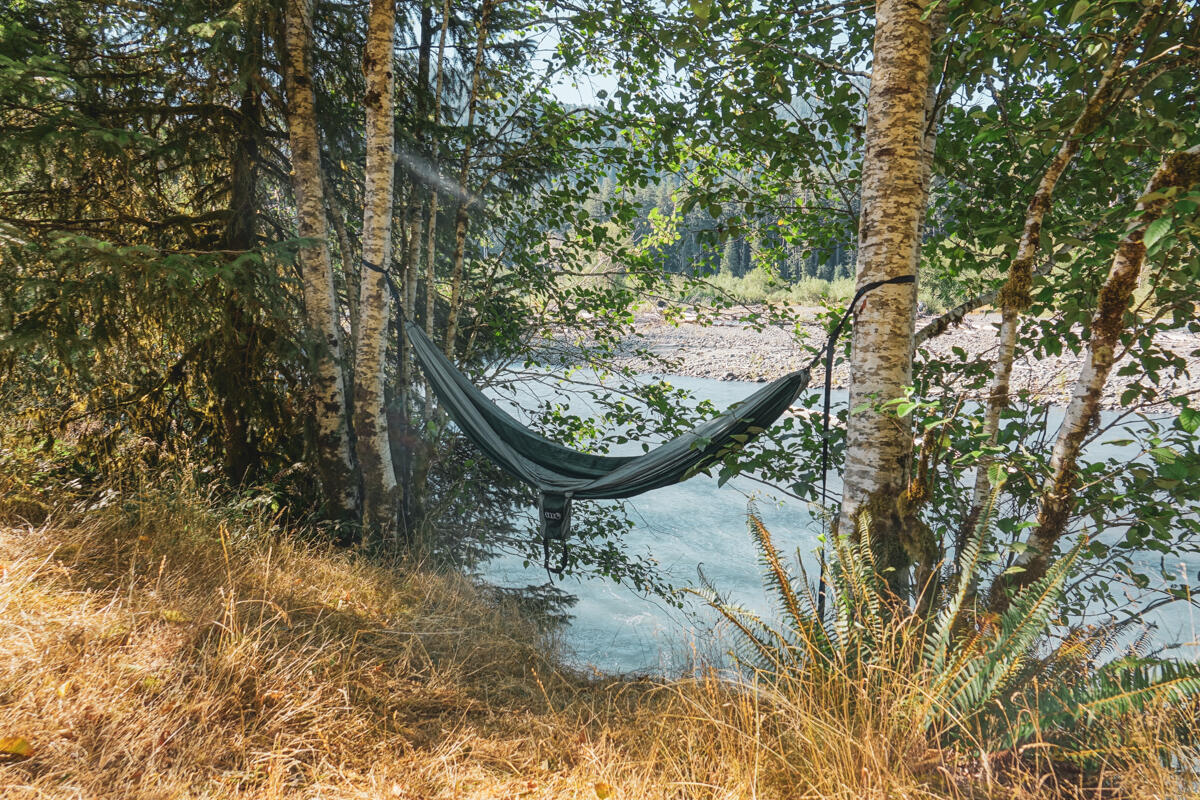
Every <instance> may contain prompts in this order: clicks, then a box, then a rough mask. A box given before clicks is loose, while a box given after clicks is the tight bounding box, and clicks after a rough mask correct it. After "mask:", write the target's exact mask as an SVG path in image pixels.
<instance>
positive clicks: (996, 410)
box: [964, 3, 1159, 529]
mask: <svg viewBox="0 0 1200 800" xmlns="http://www.w3.org/2000/svg"><path fill="white" fill-rule="evenodd" d="M1158 8H1159V4H1158V3H1152V4H1151V5H1150V6H1148V7H1147V9H1146V10H1145V11H1144V12H1143V14H1142V16H1141V17H1140V18H1139V19H1138V21H1137V23H1135V24H1134V26H1133V28H1132V29H1131V30H1130V31H1129V33H1128V34H1127V35H1125V36H1124V37H1122V39H1121V41H1120V42H1118V44H1117V47H1116V49H1115V50H1114V52H1113V54H1112V58H1111V59H1110V60H1109V61H1108V65H1107V66H1106V67H1105V68H1104V71H1103V72H1102V73H1101V75H1100V80H1099V81H1097V82H1096V87H1095V88H1094V89H1093V90H1092V93H1091V95H1090V96H1089V97H1088V99H1087V102H1086V103H1085V104H1084V107H1083V110H1082V111H1080V113H1079V116H1078V117H1076V119H1075V122H1074V123H1073V124H1072V125H1071V130H1070V131H1068V133H1067V136H1066V138H1065V139H1064V141H1063V143H1062V145H1061V146H1060V147H1059V149H1058V152H1057V153H1055V155H1054V158H1053V159H1052V160H1051V161H1050V164H1049V165H1048V166H1047V167H1046V170H1045V172H1043V173H1042V178H1041V180H1040V181H1039V182H1038V187H1037V189H1036V191H1034V193H1033V197H1032V198H1030V200H1029V207H1028V209H1027V210H1026V212H1025V224H1024V226H1023V229H1022V231H1021V240H1020V243H1019V244H1018V246H1017V253H1016V256H1015V257H1014V258H1013V260H1012V262H1011V263H1010V264H1009V267H1008V279H1007V281H1006V282H1005V284H1004V286H1003V287H1001V289H1000V291H999V294H998V296H997V300H998V302H999V304H1000V309H1001V311H1000V336H999V350H998V353H997V355H996V366H995V369H994V371H993V374H992V386H991V391H990V392H989V393H988V402H987V409H986V411H985V412H984V419H983V435H984V437H985V438H986V439H987V442H988V444H992V445H994V444H995V443H996V440H997V437H998V435H999V431H1000V416H1001V414H1003V412H1004V409H1006V408H1008V404H1009V401H1010V395H1011V384H1012V370H1013V360H1014V359H1015V357H1016V350H1017V332H1018V329H1019V328H1020V325H1021V315H1022V314H1023V313H1024V311H1025V309H1027V308H1028V307H1029V304H1030V302H1031V301H1030V290H1031V289H1032V286H1033V276H1034V263H1035V262H1036V261H1037V257H1038V250H1039V249H1040V248H1041V242H1042V225H1043V223H1044V222H1045V219H1046V214H1047V213H1049V211H1050V207H1051V203H1052V201H1053V197H1054V188H1055V186H1057V184H1058V180H1059V178H1061V177H1062V175H1063V173H1064V172H1065V171H1066V169H1067V166H1068V165H1069V164H1070V163H1071V160H1072V159H1073V158H1074V157H1075V154H1076V153H1078V152H1079V147H1080V145H1081V144H1082V140H1083V139H1084V138H1085V137H1086V136H1089V135H1090V134H1091V133H1093V132H1094V131H1095V130H1096V128H1097V127H1099V125H1100V123H1101V121H1102V120H1103V116H1104V111H1105V109H1106V107H1107V106H1108V105H1109V103H1110V102H1111V101H1112V99H1113V95H1114V89H1115V86H1114V83H1113V80H1114V78H1115V77H1116V75H1117V72H1118V70H1119V69H1120V68H1121V66H1122V65H1123V64H1124V62H1125V59H1126V58H1128V56H1129V52H1130V50H1132V48H1133V46H1134V45H1135V44H1136V43H1137V41H1138V40H1139V39H1140V38H1141V36H1142V34H1143V33H1145V30H1146V27H1147V26H1148V25H1149V24H1150V22H1151V20H1152V19H1153V13H1154V12H1156V11H1157V10H1158ZM990 462H991V459H989V458H986V457H985V458H983V459H981V461H980V464H979V467H978V469H976V471H975V488H974V491H973V493H972V497H971V510H970V512H969V513H968V515H967V520H966V523H965V524H964V528H965V529H970V528H972V527H973V526H974V524H975V519H976V518H977V517H978V516H979V513H980V511H981V510H982V509H983V506H984V504H985V503H986V502H987V499H988V495H990V494H991V491H992V487H991V484H990V483H989V482H988V477H987V473H988V465H989V464H990Z"/></svg>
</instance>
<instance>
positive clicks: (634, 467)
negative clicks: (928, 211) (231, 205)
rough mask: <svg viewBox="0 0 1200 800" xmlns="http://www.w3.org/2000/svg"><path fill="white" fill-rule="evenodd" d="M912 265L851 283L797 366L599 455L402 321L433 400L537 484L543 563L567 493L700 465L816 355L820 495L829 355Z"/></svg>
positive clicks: (617, 494)
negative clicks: (692, 419)
mask: <svg viewBox="0 0 1200 800" xmlns="http://www.w3.org/2000/svg"><path fill="white" fill-rule="evenodd" d="M363 263H364V265H365V266H366V267H368V268H370V269H372V270H375V271H376V272H381V273H383V275H384V276H385V278H386V279H387V283H388V288H389V290H390V291H391V293H392V296H393V298H394V299H395V300H396V303H397V305H398V306H400V305H401V304H400V302H399V300H400V297H399V291H398V290H397V288H396V286H395V284H394V282H393V281H392V278H391V276H390V275H389V274H388V273H387V272H386V271H385V270H382V269H380V268H379V267H377V266H375V265H373V264H370V263H368V262H366V261H364V262H363ZM914 281H915V277H914V276H912V275H901V276H898V277H894V278H888V279H885V280H879V281H872V282H870V283H867V284H864V285H863V286H862V287H860V288H859V290H858V291H857V292H856V293H855V295H854V299H853V300H852V301H851V302H850V307H849V308H847V309H846V311H845V313H843V314H842V316H841V318H840V319H839V320H838V322H837V324H836V325H835V326H834V328H833V330H832V331H831V332H830V335H829V339H828V341H827V342H826V345H825V347H824V348H823V350H822V351H820V352H818V353H817V354H816V355H815V356H814V357H813V359H812V360H811V361H810V362H809V363H808V364H807V365H805V366H804V367H803V368H801V369H798V370H796V371H795V372H791V373H789V374H787V375H784V376H783V377H781V378H779V379H777V380H775V381H772V382H771V383H768V384H767V385H766V386H764V387H762V388H761V389H759V390H758V391H756V392H754V393H752V394H751V395H750V396H749V397H747V398H746V399H745V400H742V401H741V402H739V403H736V404H734V405H733V406H731V407H730V408H729V409H728V410H727V411H726V412H725V413H724V414H721V415H720V416H718V417H716V418H714V419H711V420H709V421H707V422H704V423H702V424H700V425H698V426H697V427H695V428H693V429H692V430H690V431H687V432H685V433H682V434H680V435H678V436H676V437H675V438H673V439H670V440H668V441H666V442H664V443H662V444H660V445H658V446H657V447H654V448H651V449H650V450H649V451H648V452H646V453H643V454H642V455H638V456H599V455H594V454H591V453H581V452H579V451H577V450H572V449H571V448H569V447H565V446H563V445H561V444H559V443H557V442H555V441H553V440H551V439H547V438H546V437H544V436H541V435H539V434H537V433H535V432H533V431H531V430H530V429H529V428H527V427H526V426H525V425H522V424H521V423H520V422H519V421H517V420H516V419H514V418H513V417H512V416H511V415H510V414H508V413H507V412H505V411H504V410H503V409H502V408H500V407H499V406H498V405H496V404H495V403H494V402H493V401H492V400H491V399H490V398H488V397H487V396H486V395H484V393H483V392H482V391H480V390H479V389H478V387H476V386H475V385H474V384H472V383H471V382H470V380H469V379H468V378H467V377H466V376H465V375H463V373H462V372H461V371H459V370H458V368H457V367H456V366H455V365H454V364H453V363H452V362H451V361H450V359H449V358H447V357H446V355H445V354H444V353H443V352H442V350H441V348H439V347H438V346H437V345H436V344H435V343H434V342H433V341H431V340H430V339H429V337H428V336H426V335H425V332H424V331H422V330H421V328H420V327H418V326H417V325H416V324H414V323H413V322H412V321H405V322H404V331H405V334H406V335H407V338H408V341H409V344H410V345H411V346H412V349H413V354H414V355H415V356H416V359H417V362H418V363H420V365H421V367H422V369H423V370H424V372H425V376H426V378H427V379H428V380H429V385H430V386H431V387H432V388H433V391H434V392H435V393H436V394H437V396H438V399H439V400H440V401H441V403H442V405H443V407H445V408H446V410H447V411H448V412H449V413H450V416H451V417H452V418H453V419H454V421H455V422H456V423H457V424H458V426H459V428H460V429H461V430H462V432H463V434H464V435H466V437H467V438H468V439H470V440H471V441H472V442H473V443H474V444H475V446H476V447H478V448H479V449H480V450H481V451H483V453H484V454H485V455H487V457H488V458H489V459H491V460H492V461H493V462H495V463H496V464H497V465H498V466H499V467H500V468H501V469H503V470H504V471H505V472H507V473H509V474H510V475H512V476H513V477H515V478H517V479H518V480H520V481H521V482H523V483H525V484H527V485H529V486H531V487H533V488H534V489H536V490H537V491H538V495H539V504H538V505H539V508H538V517H539V521H540V527H541V535H542V540H543V547H544V550H545V554H546V566H547V569H548V570H549V560H550V559H549V554H550V543H551V542H552V541H560V542H562V543H563V548H564V549H563V559H562V564H561V565H560V568H559V570H558V571H559V572H561V570H562V568H563V567H565V565H566V561H567V551H566V541H567V539H568V536H569V534H570V526H571V504H572V501H573V500H575V499H584V500H620V499H625V498H629V497H634V496H636V495H639V494H642V493H643V492H648V491H652V490H654V489H659V488H662V487H664V486H669V485H672V484H675V483H679V482H680V481H684V480H687V479H688V478H690V477H692V476H693V475H695V474H697V473H699V472H704V471H705V470H706V469H708V468H709V467H711V466H713V465H714V464H717V463H719V462H721V461H722V460H724V459H725V458H727V457H728V456H730V455H732V454H734V453H736V452H738V451H739V450H741V449H742V448H743V447H745V445H746V444H747V443H749V442H750V441H751V440H753V439H754V438H755V437H757V436H758V435H759V434H761V433H763V432H764V431H766V430H767V429H768V428H770V427H771V426H772V425H773V424H774V423H775V422H776V420H778V419H779V417H780V416H782V415H783V413H784V412H785V411H787V409H788V408H790V407H791V405H792V403H793V402H794V401H795V400H796V398H797V397H798V396H799V395H800V394H801V393H802V392H803V391H804V390H805V389H807V388H808V383H809V378H810V375H811V371H812V368H813V367H814V366H816V364H817V363H818V362H819V361H820V360H821V358H822V357H824V359H825V361H826V364H825V403H824V409H823V414H822V447H821V467H822V479H821V497H822V500H824V499H825V498H826V482H825V473H827V472H828V468H829V436H828V431H829V414H830V392H831V385H832V384H831V377H832V372H833V358H834V354H835V347H836V344H837V340H838V337H839V336H840V335H841V333H842V330H843V329H844V328H845V326H846V323H847V322H848V321H849V319H850V317H851V316H853V315H854V313H855V309H856V308H857V307H858V303H859V301H860V300H861V299H862V298H863V296H864V295H866V294H867V293H868V292H871V291H874V290H875V289H878V288H879V287H881V286H887V285H892V284H905V283H913V282H914Z"/></svg>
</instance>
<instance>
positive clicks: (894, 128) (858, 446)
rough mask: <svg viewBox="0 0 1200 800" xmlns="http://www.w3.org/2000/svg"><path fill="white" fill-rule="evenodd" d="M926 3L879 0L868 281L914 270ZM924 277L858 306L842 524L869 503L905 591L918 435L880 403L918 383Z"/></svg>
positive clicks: (866, 183)
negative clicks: (907, 502) (918, 313)
mask: <svg viewBox="0 0 1200 800" xmlns="http://www.w3.org/2000/svg"><path fill="white" fill-rule="evenodd" d="M925 9H926V3H925V2H914V0H880V1H879V2H878V3H877V5H876V29H875V42H874V61H873V64H872V68H871V89H870V95H869V97H868V101H867V131H866V153H865V156H864V159H863V183H862V213H861V216H860V219H859V236H858V241H859V245H858V264H857V267H856V283H857V285H858V286H859V287H861V286H863V285H865V284H868V283H871V282H873V281H879V280H886V279H889V278H896V277H900V276H904V275H915V274H916V269H917V257H918V253H919V248H920V228H921V222H922V219H923V217H924V211H925V208H924V203H923V198H924V196H925V193H924V186H925V183H926V181H925V174H926V173H925V171H924V166H923V160H924V159H923V155H924V150H925V132H926V125H925V109H926V99H927V95H928V86H929V67H930V57H931V52H932V35H931V31H930V25H929V22H928V20H925V19H922V14H923V13H924V11H925ZM916 290H917V289H916V284H915V283H909V284H898V285H890V286H883V287H880V288H878V289H876V290H874V291H873V292H871V293H870V294H868V295H867V296H866V297H865V298H864V299H863V301H862V302H861V304H860V306H859V308H858V309H857V312H858V313H857V315H856V317H855V324H854V335H853V344H852V347H853V349H852V354H851V360H850V417H849V422H848V430H847V444H846V465H845V473H844V478H843V481H844V489H843V496H842V508H841V513H840V516H839V530H841V531H842V532H844V533H848V534H851V535H852V534H853V533H854V531H855V530H856V527H857V524H858V520H859V517H860V514H861V513H862V512H863V511H864V510H869V512H870V516H871V519H872V521H873V524H872V539H873V542H874V547H875V550H876V554H877V555H876V558H877V563H878V565H879V567H880V569H881V570H884V571H885V572H884V574H885V578H886V579H887V580H888V582H889V584H890V585H891V586H892V588H893V590H894V591H896V592H897V593H898V594H901V595H906V594H907V593H908V588H909V587H908V566H909V564H910V563H911V560H912V559H911V558H910V557H909V555H908V553H907V550H906V547H905V542H903V541H901V538H902V524H901V519H902V517H903V516H904V514H903V511H902V509H901V507H900V502H899V501H900V498H901V497H902V495H903V494H904V492H905V490H906V488H907V486H906V484H907V476H908V472H909V464H910V460H911V455H912V432H911V430H910V425H909V423H908V420H907V419H900V418H897V416H896V415H895V414H894V413H891V412H889V411H887V410H884V409H880V408H879V404H880V403H883V402H886V401H888V400H892V399H895V398H897V397H900V396H901V395H902V392H903V389H904V387H905V386H907V385H908V384H910V383H911V382H912V340H913V327H914V321H915V309H916V300H915V293H916Z"/></svg>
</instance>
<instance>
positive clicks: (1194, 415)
mask: <svg viewBox="0 0 1200 800" xmlns="http://www.w3.org/2000/svg"><path fill="white" fill-rule="evenodd" d="M1179 427H1181V428H1183V429H1184V430H1185V431H1187V432H1188V433H1195V432H1196V431H1197V430H1200V410H1196V409H1194V408H1184V409H1181V410H1180V412H1179Z"/></svg>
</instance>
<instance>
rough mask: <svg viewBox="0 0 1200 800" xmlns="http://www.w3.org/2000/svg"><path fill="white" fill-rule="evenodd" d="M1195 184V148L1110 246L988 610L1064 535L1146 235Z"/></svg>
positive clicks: (1172, 164) (1169, 163)
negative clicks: (1015, 551) (1012, 553)
mask: <svg viewBox="0 0 1200 800" xmlns="http://www.w3.org/2000/svg"><path fill="white" fill-rule="evenodd" d="M1196 184H1200V145H1197V146H1196V147H1193V148H1191V149H1190V150H1185V151H1183V152H1180V153H1175V154H1174V155H1172V156H1170V157H1169V158H1167V159H1166V160H1165V161H1163V163H1162V165H1161V166H1159V168H1158V170H1157V171H1155V173H1154V176H1153V177H1152V178H1151V179H1150V183H1149V185H1148V186H1147V187H1146V192H1145V195H1143V197H1142V199H1141V200H1139V201H1138V205H1137V216H1136V217H1135V218H1134V221H1133V222H1132V224H1131V225H1130V227H1129V229H1128V230H1127V231H1126V233H1125V235H1124V237H1123V238H1122V239H1121V241H1120V243H1119V244H1118V245H1117V250H1116V253H1115V254H1114V255H1113V260H1112V266H1111V267H1110V269H1109V272H1108V277H1107V278H1106V280H1105V282H1104V286H1103V287H1102V288H1101V290H1100V298H1099V301H1098V303H1097V307H1096V312H1095V314H1094V315H1093V316H1092V322H1091V331H1090V334H1091V335H1090V338H1089V340H1088V348H1087V353H1086V354H1085V356H1084V361H1083V366H1082V367H1080V370H1079V377H1078V379H1077V380H1076V381H1075V389H1074V391H1073V392H1072V393H1071V403H1070V405H1069V406H1068V407H1067V411H1066V414H1065V416H1064V417H1063V421H1062V425H1061V427H1060V428H1059V429H1058V436H1057V438H1056V439H1055V441H1054V450H1053V452H1052V454H1051V457H1050V477H1049V478H1048V479H1047V481H1046V485H1045V487H1044V489H1043V494H1042V497H1041V501H1040V504H1039V507H1038V516H1037V525H1036V526H1035V527H1034V529H1033V533H1032V534H1031V535H1030V537H1029V540H1028V541H1027V542H1026V548H1025V549H1024V550H1023V551H1022V552H1021V553H1020V555H1018V556H1017V558H1016V560H1015V562H1014V564H1013V567H1014V569H1010V570H1009V571H1007V572H1005V573H1004V574H1003V575H1001V576H1000V577H999V578H998V579H997V580H996V582H995V584H994V585H993V586H992V591H991V598H990V600H991V607H992V610H993V611H1003V610H1004V609H1005V608H1007V607H1008V604H1009V599H1010V598H1011V596H1012V594H1013V592H1014V591H1015V590H1017V589H1020V588H1021V587H1024V586H1029V585H1030V584H1032V583H1034V582H1036V581H1037V580H1039V579H1040V578H1041V577H1042V576H1044V575H1045V574H1046V568H1047V567H1048V566H1049V564H1050V559H1051V558H1052V557H1053V554H1054V546H1055V544H1056V543H1057V542H1058V540H1059V539H1060V538H1062V536H1063V534H1064V533H1066V530H1067V523H1068V521H1069V515H1070V512H1071V509H1072V508H1073V506H1074V500H1075V497H1074V489H1075V480H1076V470H1075V467H1076V465H1077V463H1078V461H1079V452H1080V450H1081V449H1082V448H1083V443H1084V441H1085V440H1086V439H1087V436H1088V434H1089V433H1090V432H1091V431H1092V430H1093V428H1094V427H1095V425H1096V420H1097V419H1098V416H1099V412H1100V400H1101V398H1102V396H1103V391H1104V384H1105V383H1106V382H1107V381H1108V376H1109V374H1110V373H1111V372H1112V367H1113V363H1114V361H1115V360H1116V353H1117V348H1118V346H1119V345H1120V339H1121V334H1122V333H1124V331H1125V323H1126V313H1127V312H1128V310H1129V307H1130V304H1131V301H1132V300H1133V293H1134V290H1135V289H1136V288H1137V284H1138V277H1139V275H1140V274H1141V269H1142V263H1143V261H1144V260H1145V257H1146V244H1145V242H1144V237H1145V234H1146V229H1147V227H1149V225H1150V223H1152V222H1154V221H1155V220H1156V219H1158V218H1159V217H1161V216H1162V214H1163V211H1164V210H1165V209H1166V207H1167V206H1168V205H1169V204H1170V202H1171V200H1170V198H1169V194H1170V191H1169V190H1171V189H1182V190H1184V191H1186V190H1188V189H1190V188H1191V187H1193V186H1195V185H1196Z"/></svg>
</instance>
